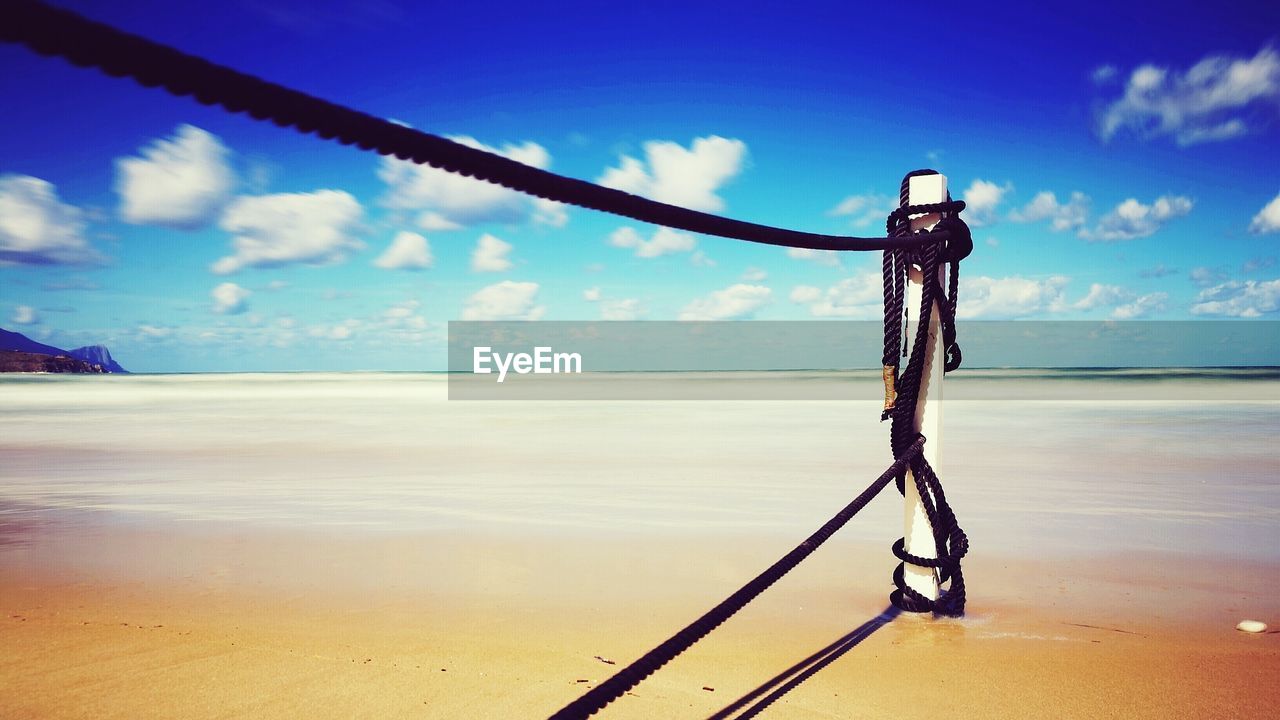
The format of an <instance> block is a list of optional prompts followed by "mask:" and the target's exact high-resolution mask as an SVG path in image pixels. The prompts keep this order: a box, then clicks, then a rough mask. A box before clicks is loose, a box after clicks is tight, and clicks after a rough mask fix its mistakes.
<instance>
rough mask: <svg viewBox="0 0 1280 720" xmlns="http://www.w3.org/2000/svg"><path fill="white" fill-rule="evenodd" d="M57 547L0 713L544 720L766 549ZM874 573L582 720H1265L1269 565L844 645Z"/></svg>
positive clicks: (1220, 570)
mask: <svg viewBox="0 0 1280 720" xmlns="http://www.w3.org/2000/svg"><path fill="white" fill-rule="evenodd" d="M75 527H77V528H79V530H78V531H77V533H76V536H75V537H71V536H67V535H63V536H61V537H59V538H58V539H56V540H52V541H50V539H49V538H47V537H46V538H45V540H46V542H44V543H43V544H41V545H39V546H36V545H32V546H28V547H27V549H21V548H15V547H13V546H10V547H8V548H7V549H6V550H5V551H4V553H3V557H4V558H5V573H4V575H3V577H4V580H3V582H0V609H3V618H0V626H2V627H3V631H0V658H2V659H0V688H3V692H0V716H3V717H6V718H28V717H29V718H46V717H67V718H72V717H86V718H87V717H95V718H112V717H118V718H172V717H264V718H285V717H319V718H326V717H332V718H345V717H368V718H385V717H408V716H413V717H433V718H434V717H438V718H455V717H477V718H502V717H545V716H547V715H549V714H550V713H551V712H553V711H555V710H556V709H558V708H559V707H561V706H562V705H564V704H565V703H567V702H569V701H570V700H572V699H573V698H575V697H576V696H577V695H578V694H580V693H582V692H584V691H585V690H586V689H588V688H590V687H591V686H593V685H594V684H596V683H598V682H600V681H601V680H603V679H605V678H606V677H608V676H609V675H610V674H611V673H612V672H614V671H616V670H618V669H619V668H621V667H622V666H624V665H625V664H626V663H627V662H629V661H631V660H633V659H634V658H636V657H638V656H639V655H640V654H642V653H643V652H645V651H646V650H648V649H649V648H650V647H651V646H653V645H655V644H657V643H658V642H660V641H661V640H664V639H665V638H666V637H668V636H669V635H670V634H672V633H674V632H675V631H676V630H678V629H679V628H681V627H683V626H684V625H685V624H686V623H688V622H689V621H691V620H692V619H693V618H694V617H696V616H697V615H698V614H700V613H701V612H703V611H705V610H706V609H707V608H709V607H710V606H711V605H713V604H714V603H716V602H718V601H719V600H720V599H721V598H722V597H723V596H725V595H727V594H728V593H729V592H730V591H732V590H734V589H736V588H737V587H738V585H739V584H741V583H742V582H744V581H745V580H746V579H748V578H749V577H751V576H752V575H754V574H755V573H756V572H758V571H759V570H761V569H763V567H765V566H766V565H768V564H769V563H770V562H772V561H773V560H774V559H776V556H778V555H780V554H781V553H782V552H783V551H785V549H786V548H785V547H779V546H778V544H777V542H763V541H761V540H759V539H753V538H751V537H747V536H744V537H737V538H726V537H723V536H701V537H699V536H697V535H689V536H687V537H664V538H660V539H654V538H651V537H644V536H634V537H630V538H628V537H616V536H615V537H610V538H608V539H606V540H604V541H599V542H586V541H584V540H583V539H582V538H577V537H574V538H567V537H554V536H547V535H542V536H535V537H532V538H531V537H515V536H510V535H505V534H497V535H495V534H489V533H473V534H466V533H461V534H460V533H456V532H453V533H449V534H447V535H399V534H392V535H381V536H379V535H360V534H355V535H353V534H351V533H346V534H333V533H309V532H306V531H301V530H289V531H287V532H261V531H258V532H252V531H251V532H234V533H232V532H226V531H225V530H223V529H219V528H216V527H199V528H191V527H188V528H182V529H175V528H167V529H156V528H153V527H147V526H142V527H139V526H130V525H113V526H107V527H98V528H91V527H88V526H86V525H85V524H83V523H78V524H76V526H75ZM50 555H57V556H59V557H61V558H62V560H61V561H60V562H57V563H51V562H49V556H50ZM891 567H892V565H891V562H890V560H889V558H888V553H887V552H886V551H885V549H884V548H881V547H867V546H864V545H861V544H858V543H854V542H848V541H842V540H840V539H839V537H838V536H837V538H836V539H833V540H832V541H831V542H830V543H829V544H828V545H827V546H824V547H823V548H822V549H821V550H819V551H818V552H817V553H815V555H814V556H812V557H811V558H810V561H809V562H807V563H805V564H804V565H802V566H801V567H800V568H799V569H797V570H796V571H795V572H794V573H793V574H792V575H790V576H788V577H787V578H785V579H784V580H783V581H781V582H780V583H779V584H778V585H777V586H775V587H774V588H772V589H771V590H769V591H767V592H766V593H765V594H764V595H762V596H761V597H760V598H759V599H758V600H757V601H756V602H755V603H753V604H752V605H750V606H748V608H747V609H745V610H744V611H743V612H742V613H740V614H739V615H738V616H736V617H735V618H733V619H732V620H730V621H729V622H728V623H726V624H725V625H724V626H722V627H721V628H720V629H719V630H717V631H716V632H714V633H713V634H712V635H711V636H709V637H708V638H707V639H706V640H704V641H703V642H701V643H699V644H698V645H695V646H694V647H693V648H692V649H691V650H690V651H688V652H687V653H685V654H684V655H683V656H681V657H680V658H677V659H676V660H675V661H674V662H672V663H671V664H670V665H669V666H667V667H666V668H664V669H662V670H661V671H659V672H658V673H657V674H656V675H654V676H653V677H652V678H650V679H649V680H647V681H645V682H643V683H641V684H640V685H639V686H638V687H636V688H635V689H634V690H633V691H632V693H631V694H629V695H627V696H624V697H623V698H622V699H620V700H619V701H618V702H617V703H615V704H614V705H613V706H611V707H610V708H609V709H608V710H607V711H606V712H605V713H602V714H601V717H616V718H652V717H699V718H707V717H713V716H716V713H718V712H721V711H723V710H725V709H726V708H734V707H735V706H736V708H737V712H738V713H740V712H746V713H747V715H746V716H747V717H751V716H752V714H751V712H752V711H753V710H756V709H760V708H757V707H756V705H757V703H761V702H764V703H765V704H766V705H767V709H764V711H763V712H761V716H762V717H774V718H824V717H870V718H881V717H883V718H888V717H896V718H903V717H905V718H926V717H937V716H938V715H939V714H940V713H948V714H951V715H953V716H956V717H1067V718H1107V717H1116V718H1122V717H1123V718H1134V717H1138V718H1168V717H1204V718H1230V717H1241V718H1264V717H1273V716H1274V714H1275V712H1276V709H1277V708H1280V704H1278V703H1280V698H1278V697H1277V691H1276V689H1275V684H1274V682H1273V680H1274V677H1275V675H1276V673H1277V672H1280V636H1278V635H1277V634H1274V633H1267V634H1263V635H1246V634H1244V633H1241V632H1239V631H1237V630H1235V629H1234V625H1235V622H1236V621H1237V620H1238V619H1240V618H1243V617H1263V618H1275V617H1278V616H1280V601H1277V599H1276V598H1275V597H1274V593H1273V592H1272V591H1273V589H1274V588H1275V587H1277V584H1278V583H1280V568H1278V567H1276V566H1274V565H1267V564H1257V563H1223V562H1221V561H1219V560H1214V559H1210V558H1195V557H1173V556H1160V555H1145V556H1129V557H1114V558H1096V559H1092V560H1088V561H1084V560H1058V561H1032V560H1027V559H1009V560H1006V561H998V560H996V559H994V558H992V557H989V556H987V557H980V558H975V559H974V560H973V561H972V562H971V563H969V568H968V571H967V575H968V581H969V585H970V588H971V598H970V602H969V612H968V615H967V616H966V617H965V618H963V619H959V620H950V619H946V620H930V619H925V618H921V617H918V616H909V615H904V616H899V617H897V618H894V619H893V620H892V621H891V622H888V623H887V624H884V625H883V626H880V623H875V622H873V623H872V625H871V626H867V625H865V624H866V623H868V621H873V620H875V618H876V617H877V616H879V615H880V614H881V613H882V612H883V611H884V610H886V605H887V603H886V601H885V596H886V594H887V590H888V589H889V588H888V576H889V572H890V570H891ZM860 629H861V632H858V631H859V630H860ZM868 630H869V631H870V632H867V631H868ZM851 633H854V634H855V635H854V637H852V638H850V637H849V636H850V634H851ZM842 639H843V640H844V643H843V644H839V643H840V641H841V640H842ZM833 644H834V645H836V646H835V647H830V646H832V645H833ZM824 648H829V650H828V655H833V656H832V657H827V656H826V655H823V656H821V657H819V658H816V659H813V660H812V661H811V663H810V664H809V665H803V666H802V667H801V668H800V669H799V670H798V671H797V672H801V671H803V670H807V669H812V673H811V674H805V675H799V676H797V675H788V676H786V677H783V678H781V679H776V676H778V675H779V674H780V673H784V671H786V670H787V669H788V668H792V667H793V666H795V665H797V663H802V661H804V660H805V659H806V658H810V657H811V656H813V655H814V654H815V653H818V652H819V651H822V650H823V649H824ZM824 659H825V660H826V661H825V662H820V661H821V660H824ZM605 660H610V661H613V664H610V663H606V662H605ZM813 662H820V665H819V666H818V667H816V668H811V665H812V663H813ZM771 680H774V682H772V683H771V682H770V681H771ZM788 681H793V682H792V684H791V685H788ZM707 688H710V689H707ZM753 691H756V693H755V694H753ZM774 693H779V695H778V697H771V695H773V694H774ZM743 698H745V700H743ZM740 700H741V701H742V702H737V701H740ZM736 716H738V715H737V713H732V714H728V715H721V716H720V717H736Z"/></svg>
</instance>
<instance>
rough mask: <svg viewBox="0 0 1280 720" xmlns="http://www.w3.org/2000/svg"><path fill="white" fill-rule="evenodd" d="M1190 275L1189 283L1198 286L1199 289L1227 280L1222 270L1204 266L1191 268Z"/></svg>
mask: <svg viewBox="0 0 1280 720" xmlns="http://www.w3.org/2000/svg"><path fill="white" fill-rule="evenodd" d="M1190 274H1191V282H1193V283H1195V284H1196V285H1199V286H1200V287H1209V286H1210V285H1216V284H1218V283H1220V282H1222V281H1223V280H1226V279H1227V274H1226V273H1225V272H1223V271H1222V270H1219V269H1217V268H1211V267H1204V266H1201V267H1196V268H1191V273H1190Z"/></svg>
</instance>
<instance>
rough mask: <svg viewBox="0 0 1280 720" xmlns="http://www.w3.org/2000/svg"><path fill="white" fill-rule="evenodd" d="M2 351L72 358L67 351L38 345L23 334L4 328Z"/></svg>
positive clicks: (0, 346)
mask: <svg viewBox="0 0 1280 720" xmlns="http://www.w3.org/2000/svg"><path fill="white" fill-rule="evenodd" d="M0 350H16V351H18V352H27V353H39V354H41V355H67V356H68V357H70V353H68V352H67V351H66V350H62V349H59V348H56V347H54V346H52V345H45V344H44V343H38V342H36V341H35V340H32V339H31V338H29V337H27V336H26V335H23V334H22V333H16V332H9V331H8V330H5V329H4V328H0Z"/></svg>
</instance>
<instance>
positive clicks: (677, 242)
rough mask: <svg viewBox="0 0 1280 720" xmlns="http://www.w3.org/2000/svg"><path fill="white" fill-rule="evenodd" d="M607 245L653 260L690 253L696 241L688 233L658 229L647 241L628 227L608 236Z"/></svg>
mask: <svg viewBox="0 0 1280 720" xmlns="http://www.w3.org/2000/svg"><path fill="white" fill-rule="evenodd" d="M609 244H610V245H612V246H614V247H617V248H625V249H628V250H635V251H636V253H635V255H636V257H639V258H655V257H661V256H663V255H668V254H671V253H678V252H690V251H692V250H693V248H694V247H695V246H696V245H697V244H698V241H697V240H695V239H694V237H693V236H692V235H690V234H688V233H682V232H678V231H676V230H672V229H671V228H666V227H660V228H658V229H657V230H655V231H654V233H653V236H652V237H650V238H649V239H648V240H645V239H644V238H643V237H641V235H640V233H638V232H636V231H635V230H634V229H633V228H630V227H621V228H618V229H617V230H614V231H613V234H612V235H610V236H609Z"/></svg>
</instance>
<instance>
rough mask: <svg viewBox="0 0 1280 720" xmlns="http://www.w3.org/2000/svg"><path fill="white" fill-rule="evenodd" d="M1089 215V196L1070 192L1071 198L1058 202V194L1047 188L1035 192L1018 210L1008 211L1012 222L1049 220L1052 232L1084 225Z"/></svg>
mask: <svg viewBox="0 0 1280 720" xmlns="http://www.w3.org/2000/svg"><path fill="white" fill-rule="evenodd" d="M1088 217H1089V196H1088V195H1085V194H1084V193H1082V192H1073V193H1071V199H1070V200H1068V201H1067V202H1065V203H1061V202H1058V196H1057V195H1055V194H1053V193H1052V192H1049V191H1047V190H1045V191H1041V192H1038V193H1036V196H1035V197H1033V198H1031V202H1029V203H1027V204H1026V205H1024V206H1023V207H1022V209H1020V210H1014V211H1013V212H1011V213H1009V219H1010V220H1012V221H1014V222H1040V221H1041V220H1048V221H1050V225H1049V226H1050V227H1051V228H1053V230H1054V232H1061V231H1063V230H1074V229H1075V228H1078V227H1081V226H1083V225H1084V223H1085V221H1086V220H1087V219H1088Z"/></svg>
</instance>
